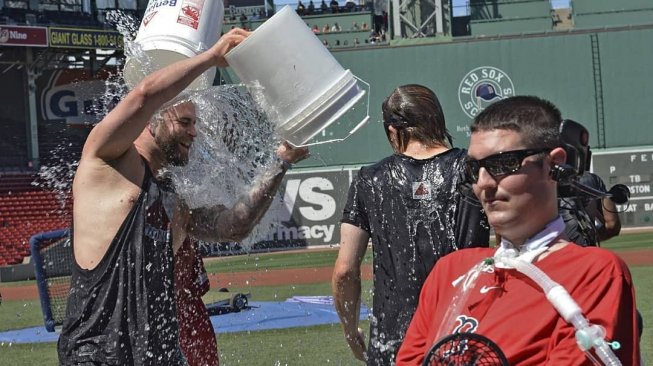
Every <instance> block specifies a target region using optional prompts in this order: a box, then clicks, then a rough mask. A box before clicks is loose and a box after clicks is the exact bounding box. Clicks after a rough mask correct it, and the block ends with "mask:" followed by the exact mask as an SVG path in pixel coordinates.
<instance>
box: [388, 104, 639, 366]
mask: <svg viewBox="0 0 653 366" xmlns="http://www.w3.org/2000/svg"><path fill="white" fill-rule="evenodd" d="M561 120H562V119H561V116H560V112H559V111H558V109H557V108H556V107H555V106H554V105H553V104H551V103H550V102H547V101H544V100H542V99H539V98H536V97H524V96H520V97H512V98H508V99H504V100H502V101H499V102H497V103H494V104H492V105H491V106H489V107H488V108H486V109H485V110H484V111H483V112H481V113H480V114H479V115H478V116H477V117H476V119H475V120H474V122H473V124H472V126H471V132H472V135H471V140H470V145H469V151H468V153H469V158H468V161H467V162H466V164H465V165H466V167H465V170H466V174H467V176H468V177H469V179H470V180H471V182H472V188H473V190H474V193H475V195H476V196H477V197H478V199H479V200H480V202H481V204H482V205H483V208H484V210H485V213H486V214H487V217H488V221H489V223H490V225H492V226H493V227H494V229H495V231H496V232H497V234H499V235H500V236H501V238H502V240H501V244H500V247H499V249H497V250H495V249H484V248H478V249H464V250H460V251H457V252H454V253H452V254H450V255H448V256H445V257H444V258H442V259H440V261H438V263H437V264H436V266H435V268H434V269H433V271H432V272H431V273H430V274H429V277H428V278H427V280H426V282H425V284H424V286H423V288H422V292H421V294H420V299H419V305H418V307H417V311H416V313H415V315H414V316H413V319H412V321H411V324H410V326H409V328H408V331H407V334H406V337H405V339H404V342H403V345H402V347H401V349H400V350H399V354H398V355H397V363H396V364H397V365H421V363H422V361H423V359H424V357H425V354H426V353H427V352H428V351H429V349H430V348H431V347H432V346H433V344H434V343H436V342H437V341H438V340H440V339H442V337H444V336H447V335H449V334H453V333H475V334H478V335H481V336H484V337H486V338H488V339H490V340H491V341H492V342H494V343H496V345H497V346H498V347H499V348H500V349H501V350H502V352H503V353H504V354H505V356H506V358H507V360H508V363H509V364H510V365H592V364H593V363H592V361H591V360H590V358H588V355H586V354H585V353H584V352H583V351H582V350H581V349H580V348H579V346H578V345H577V343H576V329H575V328H574V326H573V325H571V324H569V323H568V322H567V321H566V320H565V319H564V318H563V317H562V316H561V315H560V313H558V311H557V310H556V308H554V306H553V305H552V303H551V302H550V301H549V300H548V299H547V297H546V296H545V293H544V291H543V290H542V288H541V287H540V285H538V284H537V283H536V282H534V281H533V280H531V278H530V277H529V276H526V275H524V274H523V273H522V271H521V270H520V271H518V270H516V269H515V268H514V266H513V267H510V266H507V267H506V266H502V265H500V264H501V263H509V262H506V261H505V260H502V258H505V257H502V256H505V255H508V253H512V255H513V259H514V260H517V261H522V262H520V263H532V265H533V266H535V267H537V268H538V269H539V270H541V271H542V272H544V274H545V275H547V276H548V277H550V278H551V280H553V281H555V282H556V283H558V284H560V285H561V286H562V287H564V289H566V291H567V292H568V293H569V294H570V295H571V298H572V299H573V300H574V301H575V302H576V303H577V304H578V306H579V307H580V309H581V311H582V314H583V315H584V317H585V318H587V320H588V321H589V323H590V324H596V325H599V326H601V327H603V328H604V330H605V335H604V338H605V340H606V341H608V342H613V341H616V342H619V343H620V345H621V348H619V349H614V350H613V353H614V355H615V356H616V358H618V359H619V360H620V361H621V363H622V364H624V365H639V364H640V358H639V339H638V335H637V331H636V329H637V328H636V318H635V293H634V288H633V283H632V279H631V276H630V272H629V271H628V268H627V266H626V264H625V263H624V262H623V261H622V260H621V259H619V258H618V257H617V256H616V255H614V254H613V253H611V252H609V251H607V250H604V249H601V248H595V247H590V248H583V247H580V246H578V245H574V244H573V243H570V242H569V241H568V240H567V237H566V235H565V232H564V222H563V220H562V218H561V217H560V216H559V215H558V204H557V196H556V188H557V182H556V180H555V176H556V174H555V169H554V168H555V167H556V166H559V165H561V164H564V163H565V161H566V152H565V150H564V149H563V148H561V147H560V146H561V143H560V140H559V132H558V128H559V125H560V122H561ZM513 263H514V262H513ZM468 274H469V275H468ZM601 338H603V337H601ZM589 353H591V354H592V355H593V356H594V357H596V354H595V353H594V351H593V350H591V349H590V351H589ZM597 358H598V357H597Z"/></svg>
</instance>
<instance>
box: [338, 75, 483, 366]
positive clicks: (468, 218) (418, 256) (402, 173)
mask: <svg viewBox="0 0 653 366" xmlns="http://www.w3.org/2000/svg"><path fill="white" fill-rule="evenodd" d="M382 109H383V120H384V127H385V131H386V134H387V136H388V140H389V142H390V145H391V146H392V149H393V150H394V152H395V153H394V154H393V155H391V156H389V157H387V158H385V159H383V160H381V161H380V162H378V163H376V164H374V165H371V166H368V167H364V168H362V169H361V170H360V172H359V173H358V176H357V177H356V178H355V179H354V181H353V183H352V184H351V187H350V189H349V197H348V201H347V204H346V206H345V209H344V214H343V218H342V224H341V227H340V237H341V239H340V252H339V254H338V259H337V261H336V265H335V268H334V272H333V280H332V287H333V293H334V298H335V304H336V309H337V310H338V314H339V315H340V319H341V322H342V324H343V328H344V333H345V338H346V339H347V342H348V343H349V347H350V348H351V350H352V352H353V353H354V355H355V356H356V358H358V359H360V360H367V364H368V365H392V364H394V359H395V355H396V353H397V351H398V350H399V347H400V345H401V341H402V339H403V337H404V334H405V332H406V329H407V328H408V325H409V323H410V320H411V317H412V315H413V313H414V312H415V309H416V307H417V300H418V297H419V293H420V290H421V288H422V284H423V282H424V280H425V279H426V277H427V275H428V274H429V272H430V271H431V268H433V265H434V264H435V262H436V260H438V258H440V257H442V256H444V255H446V254H448V253H450V252H452V251H454V250H457V249H460V248H467V247H474V246H484V247H487V246H488V240H489V226H488V225H487V219H486V218H485V215H484V214H483V212H482V210H481V207H480V204H479V203H478V201H476V198H474V197H473V194H471V191H467V192H465V189H467V190H469V187H468V186H465V185H464V184H463V181H462V177H461V174H460V172H461V171H462V165H463V162H464V161H465V157H466V151H465V150H463V149H458V148H451V147H450V145H451V137H450V136H449V133H448V132H447V129H446V126H445V120H444V114H443V112H442V107H441V106H440V102H439V101H438V99H437V97H436V95H435V93H433V92H432V91H431V90H430V89H428V88H426V87H424V86H421V85H404V86H400V87H398V88H397V89H396V90H395V91H394V92H393V93H392V94H391V95H390V96H389V97H388V98H387V99H386V100H385V102H384V103H383V106H382ZM447 140H449V144H447ZM370 239H371V240H372V246H373V253H374V266H373V268H374V296H373V306H372V307H373V319H372V324H371V329H370V343H369V346H368V347H367V348H366V345H365V340H364V337H363V334H362V331H361V330H360V329H359V328H358V320H359V319H358V314H359V308H360V295H361V275H360V273H361V272H360V268H361V263H362V260H363V257H364V255H365V251H366V249H367V245H368V241H369V240H370Z"/></svg>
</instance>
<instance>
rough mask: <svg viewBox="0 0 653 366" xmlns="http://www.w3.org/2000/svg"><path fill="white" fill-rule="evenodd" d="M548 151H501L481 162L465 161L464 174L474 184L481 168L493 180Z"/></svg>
mask: <svg viewBox="0 0 653 366" xmlns="http://www.w3.org/2000/svg"><path fill="white" fill-rule="evenodd" d="M549 151H551V149H547V148H541V149H523V150H511V151H502V152H500V153H497V154H493V155H490V156H488V157H486V158H483V159H481V160H472V159H467V161H466V162H465V172H466V175H467V178H468V180H469V181H470V182H471V183H476V182H477V181H478V173H479V171H480V170H481V168H485V170H487V171H488V173H490V175H491V176H493V177H495V178H496V177H500V176H503V175H510V174H514V173H516V172H517V171H518V170H519V169H521V166H522V162H523V161H524V159H525V158H527V157H529V156H531V155H536V154H541V153H544V152H549Z"/></svg>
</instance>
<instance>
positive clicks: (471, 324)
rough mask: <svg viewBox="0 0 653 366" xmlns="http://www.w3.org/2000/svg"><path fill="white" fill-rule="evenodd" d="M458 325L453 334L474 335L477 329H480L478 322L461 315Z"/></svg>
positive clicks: (458, 318)
mask: <svg viewBox="0 0 653 366" xmlns="http://www.w3.org/2000/svg"><path fill="white" fill-rule="evenodd" d="M456 322H457V323H458V325H457V326H456V328H454V330H453V334H456V333H474V332H476V328H478V320H476V319H475V318H473V317H471V316H467V315H459V316H458V317H457V318H456Z"/></svg>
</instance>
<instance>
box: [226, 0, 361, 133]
mask: <svg viewBox="0 0 653 366" xmlns="http://www.w3.org/2000/svg"><path fill="white" fill-rule="evenodd" d="M225 58H226V59H227V62H228V63H229V66H230V67H231V68H232V69H233V70H234V72H235V73H236V75H238V77H239V78H240V80H241V82H242V83H243V84H245V85H246V86H247V87H248V88H249V90H250V92H251V93H252V94H253V95H254V96H255V99H256V100H257V101H258V102H259V103H260V106H261V108H262V109H263V110H264V112H265V113H266V114H267V116H268V118H270V119H271V121H272V122H273V123H274V124H275V125H276V126H277V128H276V129H277V132H279V134H280V135H281V137H283V138H284V139H286V140H288V141H289V142H290V143H291V144H293V145H295V146H300V145H304V144H306V143H307V142H308V141H309V140H311V138H313V137H314V136H315V135H317V134H318V133H319V132H320V131H322V130H324V129H325V128H326V127H328V126H329V125H330V124H332V123H333V122H335V121H336V120H337V119H338V118H339V117H340V116H342V115H343V114H344V113H345V112H347V110H349V109H350V108H351V107H352V106H353V105H354V104H356V102H358V101H359V100H360V98H362V97H363V95H364V94H365V90H363V89H361V88H360V87H359V85H358V83H357V79H356V77H355V76H354V75H353V74H352V73H351V72H350V71H349V70H344V69H343V68H342V66H340V64H339V63H338V61H336V59H335V58H334V57H333V55H331V52H329V50H327V48H326V47H324V45H323V44H322V42H320V40H319V39H318V38H317V37H316V36H315V34H314V33H313V32H312V31H311V29H310V28H309V27H308V26H307V25H306V23H305V22H304V21H303V20H302V19H301V18H300V17H299V15H297V13H296V12H295V11H294V10H293V9H292V8H291V7H290V6H285V7H284V8H283V9H281V11H279V12H278V13H276V14H275V15H274V16H273V17H272V18H270V19H268V20H267V21H266V22H265V23H263V24H262V25H261V26H260V27H258V28H257V29H256V30H255V31H254V32H253V33H252V34H251V35H250V36H249V37H248V38H246V39H245V40H244V41H243V42H242V43H241V44H239V45H238V46H236V47H235V48H234V49H232V50H231V51H229V53H227V55H226V56H225ZM362 123H364V122H362ZM358 127H360V126H358ZM352 133H353V131H352Z"/></svg>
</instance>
